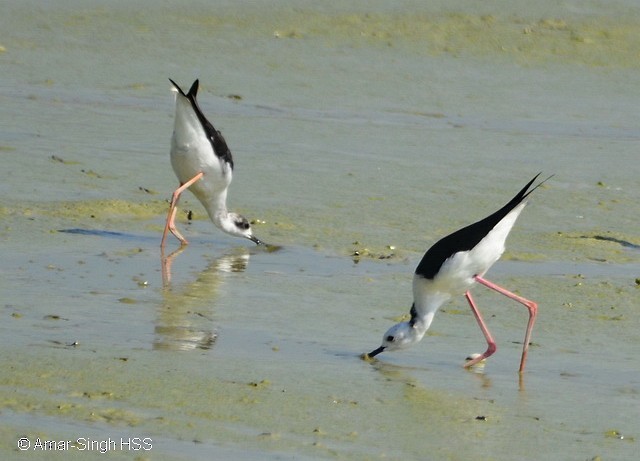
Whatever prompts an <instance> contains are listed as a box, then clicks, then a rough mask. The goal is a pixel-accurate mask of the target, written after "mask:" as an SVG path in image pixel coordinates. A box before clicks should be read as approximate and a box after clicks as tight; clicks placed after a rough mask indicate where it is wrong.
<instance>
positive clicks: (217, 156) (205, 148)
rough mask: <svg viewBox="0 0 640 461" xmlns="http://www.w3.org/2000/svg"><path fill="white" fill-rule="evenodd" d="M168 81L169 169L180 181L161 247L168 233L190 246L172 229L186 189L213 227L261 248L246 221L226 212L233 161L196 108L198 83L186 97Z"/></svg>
mask: <svg viewBox="0 0 640 461" xmlns="http://www.w3.org/2000/svg"><path fill="white" fill-rule="evenodd" d="M169 81H170V82H171V83H172V84H173V87H174V89H175V91H176V93H177V95H176V115H175V122H174V128H173V136H172V138H171V166H172V167H173V171H174V172H175V173H176V176H177V177H178V180H179V181H180V187H178V188H177V189H176V190H175V192H174V193H173V196H172V198H171V205H170V207H169V213H168V215H167V222H166V225H165V228H164V233H163V234H162V242H161V243H160V247H161V248H162V249H164V245H165V241H166V239H167V235H168V233H169V232H171V233H172V234H173V235H175V237H176V238H177V239H178V240H180V244H181V246H184V245H186V244H188V243H189V242H187V239H186V238H184V237H183V236H182V234H181V233H180V232H179V231H178V229H177V228H176V225H175V219H176V212H177V210H178V208H177V206H178V200H179V199H180V195H181V194H182V193H183V192H184V191H185V190H187V189H189V190H190V191H191V192H192V193H193V195H195V196H196V198H197V199H198V200H199V201H200V203H202V205H203V206H204V208H205V210H207V214H208V215H209V217H210V218H211V221H213V224H215V226H216V227H218V228H219V229H221V230H222V231H223V232H226V233H227V234H230V235H233V236H234V237H243V238H246V239H249V240H251V241H252V242H253V243H255V244H257V245H260V244H262V243H263V242H261V241H260V240H259V239H258V238H257V237H255V236H254V235H253V232H252V229H251V224H250V223H249V221H248V220H247V218H245V217H244V216H241V215H239V214H238V213H234V212H231V211H228V210H227V190H228V189H229V185H230V184H231V179H232V178H233V157H232V156H231V151H230V150H229V147H228V146H227V143H226V141H225V140H224V137H223V136H222V133H220V132H219V131H218V130H216V129H215V128H214V127H213V125H212V124H211V122H209V120H207V118H206V117H205V116H204V114H203V113H202V110H200V107H199V106H198V102H197V100H196V96H197V94H198V80H196V81H195V82H193V85H191V88H190V89H189V92H188V93H185V92H184V91H182V89H181V88H180V87H179V86H178V85H177V84H176V82H174V81H173V80H171V79H169Z"/></svg>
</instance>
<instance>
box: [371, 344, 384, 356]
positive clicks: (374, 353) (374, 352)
mask: <svg viewBox="0 0 640 461" xmlns="http://www.w3.org/2000/svg"><path fill="white" fill-rule="evenodd" d="M384 349H385V347H384V346H380V347H379V348H377V349H376V350H374V351H371V352H369V353H368V354H367V355H368V356H369V358H374V357H375V356H376V355H378V354H379V353H380V352H382V351H384Z"/></svg>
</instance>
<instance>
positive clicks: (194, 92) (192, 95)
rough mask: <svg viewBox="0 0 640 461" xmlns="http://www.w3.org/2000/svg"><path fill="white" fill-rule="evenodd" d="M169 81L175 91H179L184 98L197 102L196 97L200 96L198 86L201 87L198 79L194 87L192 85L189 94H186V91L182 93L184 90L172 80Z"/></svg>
mask: <svg viewBox="0 0 640 461" xmlns="http://www.w3.org/2000/svg"><path fill="white" fill-rule="evenodd" d="M169 81H170V82H171V83H172V84H173V86H174V87H175V89H176V90H178V92H179V93H180V94H181V95H182V96H184V97H185V98H188V99H190V100H195V99H196V96H197V94H198V86H199V85H200V82H199V80H198V79H196V81H195V82H193V85H191V88H190V89H189V92H188V93H187V94H185V93H184V91H182V88H180V87H179V86H178V84H177V83H176V82H174V81H173V80H171V79H169Z"/></svg>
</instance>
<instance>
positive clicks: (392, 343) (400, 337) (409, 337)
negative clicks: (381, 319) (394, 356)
mask: <svg viewBox="0 0 640 461" xmlns="http://www.w3.org/2000/svg"><path fill="white" fill-rule="evenodd" d="M426 331H427V329H426V328H424V326H423V324H422V323H421V322H415V321H408V322H401V323H398V324H396V325H394V326H392V327H391V328H389V329H388V330H387V332H386V333H385V334H384V336H383V337H382V345H381V346H380V347H379V348H377V349H375V350H373V351H371V352H369V353H368V354H367V356H368V357H370V358H372V357H375V356H376V355H378V354H379V353H381V352H382V351H395V350H398V349H404V348H405V347H409V346H411V345H412V344H415V343H417V342H419V341H420V340H421V339H422V337H423V336H424V334H425V333H426Z"/></svg>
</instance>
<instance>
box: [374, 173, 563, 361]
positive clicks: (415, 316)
mask: <svg viewBox="0 0 640 461" xmlns="http://www.w3.org/2000/svg"><path fill="white" fill-rule="evenodd" d="M538 176H540V174H537V175H536V176H535V177H534V178H533V179H532V180H531V181H529V182H528V183H527V184H526V185H525V186H524V187H523V188H522V190H520V192H518V193H517V194H516V196H515V197H513V198H512V199H511V201H509V203H507V204H506V205H505V206H503V207H502V208H500V209H499V210H498V211H496V212H495V213H493V214H491V215H490V216H487V217H486V218H484V219H482V220H480V221H478V222H476V223H474V224H471V225H469V226H467V227H464V228H462V229H460V230H458V231H456V232H454V233H452V234H450V235H448V236H446V237H444V238H442V239H441V240H439V241H438V242H436V243H435V244H434V245H433V246H432V247H431V248H429V250H427V252H426V253H425V255H424V256H423V258H422V260H421V261H420V263H419V264H418V267H417V268H416V271H415V274H414V276H413V305H412V306H411V311H410V316H411V317H410V319H409V320H408V321H406V322H401V323H398V324H396V325H394V326H392V327H391V328H389V330H387V332H386V333H385V334H384V336H383V338H382V345H381V346H380V347H378V348H377V349H375V350H373V351H371V352H369V353H368V354H363V356H362V358H363V359H371V358H373V357H375V356H376V355H378V354H380V353H381V352H383V351H384V352H386V351H395V350H398V349H403V348H406V347H408V346H411V345H413V344H415V343H417V342H419V341H420V340H421V339H422V338H423V336H424V335H425V333H426V332H427V330H428V329H429V327H430V326H431V322H433V318H434V316H435V315H436V312H437V311H438V309H439V308H440V307H441V306H442V305H443V304H444V303H446V302H447V301H449V300H450V299H451V298H452V297H453V296H458V295H461V294H464V296H465V298H466V299H467V301H468V303H469V306H470V307H471V310H472V312H473V314H474V316H475V318H476V320H477V322H478V325H479V326H480V329H481V330H482V333H483V334H484V337H485V339H486V341H487V350H486V351H485V352H484V353H483V354H477V355H476V356H475V357H473V358H470V359H469V360H468V361H467V362H466V363H465V364H464V366H465V367H470V366H472V365H475V364H477V363H479V362H481V361H484V360H485V359H486V358H488V357H490V356H491V355H493V353H494V352H495V351H496V349H497V347H496V342H495V341H494V339H493V337H492V336H491V333H490V332H489V329H488V328H487V325H486V323H485V321H484V320H483V318H482V315H481V314H480V311H479V310H478V307H477V306H476V303H475V301H474V300H473V298H472V296H471V292H470V291H469V290H470V289H471V288H472V287H473V286H474V285H475V284H476V283H479V284H481V285H484V286H486V287H487V288H490V289H492V290H494V291H497V292H498V293H500V294H502V295H504V296H506V297H508V298H510V299H512V300H514V301H516V302H518V303H520V304H522V305H523V306H524V307H526V308H527V310H528V312H529V321H528V323H527V329H526V332H525V336H524V344H523V348H522V357H521V359H520V368H519V372H520V373H522V372H524V369H525V364H526V361H527V353H528V350H529V342H530V340H531V331H532V330H533V325H534V323H535V321H536V315H537V311H538V305H537V304H536V303H535V302H533V301H530V300H528V299H525V298H523V297H521V296H518V295H516V294H514V293H512V292H510V291H509V290H507V289H505V288H502V287H501V286H499V285H496V284H495V283H492V282H490V281H489V280H487V279H485V278H484V276H485V273H486V272H487V271H488V270H489V269H490V268H491V266H493V264H494V263H495V262H496V261H498V259H500V257H501V256H502V254H503V253H504V250H505V241H506V240H507V236H508V235H509V232H510V231H511V229H512V228H513V225H514V224H515V222H516V219H517V218H518V216H519V215H520V213H521V212H522V210H523V209H524V207H525V205H526V204H527V198H528V197H529V195H530V194H531V193H532V192H533V191H534V190H536V189H537V188H538V187H540V186H541V185H542V184H543V183H544V182H545V181H547V180H548V179H549V178H551V176H550V177H549V178H547V179H545V180H544V181H541V182H540V183H538V184H537V185H536V186H534V187H533V188H531V186H532V184H533V183H534V181H535V180H536V179H537V178H538Z"/></svg>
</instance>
